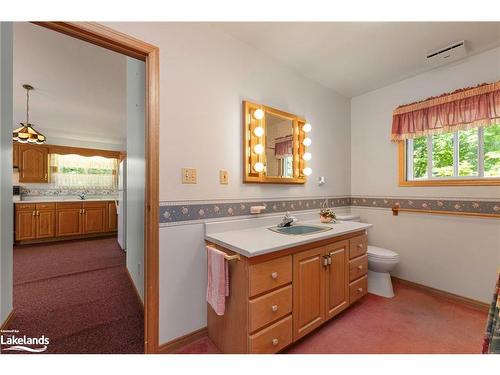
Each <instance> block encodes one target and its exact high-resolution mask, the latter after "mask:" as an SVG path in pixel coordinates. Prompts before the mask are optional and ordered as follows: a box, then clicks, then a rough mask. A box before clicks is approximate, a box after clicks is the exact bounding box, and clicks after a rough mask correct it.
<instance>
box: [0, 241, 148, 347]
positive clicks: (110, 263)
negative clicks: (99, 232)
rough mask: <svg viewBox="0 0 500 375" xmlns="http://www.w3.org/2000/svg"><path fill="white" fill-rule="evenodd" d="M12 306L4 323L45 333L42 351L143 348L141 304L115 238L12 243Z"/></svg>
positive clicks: (24, 332)
mask: <svg viewBox="0 0 500 375" xmlns="http://www.w3.org/2000/svg"><path fill="white" fill-rule="evenodd" d="M14 311H15V315H14V320H13V321H12V323H11V324H10V325H9V327H8V328H9V329H16V330H18V331H19V335H27V336H30V337H38V336H40V335H45V336H46V337H48V338H49V339H50V344H49V345H48V350H47V352H46V353H73V354H78V353H97V354H98V353H144V344H143V342H144V328H143V326H144V317H143V312H142V307H141V304H140V303H139V301H138V299H137V296H136V295H135V291H134V287H133V285H132V284H131V282H130V279H129V278H128V275H127V270H126V268H125V253H124V252H123V251H122V250H121V249H120V247H119V246H118V243H117V242H116V238H99V239H88V240H77V241H65V242H58V243H51V244H42V245H26V246H16V247H14ZM5 353H6V352H3V353H2V354H5Z"/></svg>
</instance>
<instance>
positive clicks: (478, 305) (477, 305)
mask: <svg viewBox="0 0 500 375" xmlns="http://www.w3.org/2000/svg"><path fill="white" fill-rule="evenodd" d="M391 277H392V280H394V281H396V282H397V283H401V284H404V285H407V286H410V287H413V288H416V289H420V290H423V291H425V292H427V293H429V294H432V295H435V296H439V297H443V298H447V299H449V300H452V301H454V302H457V303H460V304H462V305H465V306H468V307H470V308H473V309H475V310H479V311H484V312H488V311H489V309H490V305H489V304H487V303H484V302H481V301H477V300H475V299H472V298H467V297H463V296H459V295H458V294H453V293H449V292H445V291H444V290H441V289H435V288H431V287H430V286H426V285H422V284H418V283H415V282H413V281H408V280H405V279H401V278H399V277H395V276H391Z"/></svg>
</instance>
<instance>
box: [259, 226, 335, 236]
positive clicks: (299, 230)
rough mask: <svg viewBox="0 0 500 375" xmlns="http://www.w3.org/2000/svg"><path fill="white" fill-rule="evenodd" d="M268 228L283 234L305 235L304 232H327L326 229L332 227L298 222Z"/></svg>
mask: <svg viewBox="0 0 500 375" xmlns="http://www.w3.org/2000/svg"><path fill="white" fill-rule="evenodd" d="M267 229H269V230H272V231H273V232H276V233H281V234H292V235H304V234H314V233H319V232H325V231H327V230H330V229H332V228H330V227H320V226H315V225H303V224H298V225H291V226H289V227H278V226H275V227H270V228H267Z"/></svg>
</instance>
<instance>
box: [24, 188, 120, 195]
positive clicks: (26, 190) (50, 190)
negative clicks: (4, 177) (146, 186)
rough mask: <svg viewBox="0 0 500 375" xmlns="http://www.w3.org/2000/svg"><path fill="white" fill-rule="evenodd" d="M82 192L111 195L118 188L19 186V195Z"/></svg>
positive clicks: (116, 191)
mask: <svg viewBox="0 0 500 375" xmlns="http://www.w3.org/2000/svg"><path fill="white" fill-rule="evenodd" d="M82 193H83V194H85V195H105V196H113V195H117V194H118V190H116V189H106V188H38V187H37V188H29V187H27V186H21V197H23V196H27V197H54V196H73V195H78V194H82Z"/></svg>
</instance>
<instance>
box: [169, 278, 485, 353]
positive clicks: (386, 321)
mask: <svg viewBox="0 0 500 375" xmlns="http://www.w3.org/2000/svg"><path fill="white" fill-rule="evenodd" d="M394 288H395V293H396V296H395V297H394V298H392V299H386V298H383V297H378V296H375V295H371V294H369V295H368V296H367V297H366V298H364V299H363V300H362V301H360V302H359V303H357V304H356V305H354V306H352V307H351V308H349V309H348V310H347V311H345V312H344V313H342V314H340V315H339V316H337V317H336V318H333V319H332V320H331V321H330V322H328V323H327V324H325V325H324V326H323V327H321V328H320V329H318V330H317V331H315V332H313V333H312V334H310V335H308V336H306V337H305V338H303V339H302V340H300V341H298V342H297V343H295V344H293V345H292V346H290V347H289V348H287V349H286V350H285V351H284V353H289V354H347V353H350V354H384V353H387V354H393V353H400V354H403V353H412V354H413V353H442V354H447V353H450V354H451V353H477V354H478V353H480V352H481V347H482V340H483V334H484V328H485V325H486V320H487V313H486V312H482V311H477V310H474V309H472V308H469V307H466V306H464V305H461V304H457V303H455V302H453V301H450V300H448V299H445V298H440V297H436V296H435V295H431V294H429V293H427V292H425V291H422V290H420V289H415V288H412V287H410V286H407V285H403V284H401V283H396V282H395V283H394ZM215 353H219V351H218V349H217V348H216V347H215V345H214V344H213V343H212V342H211V341H210V339H209V338H208V337H204V338H201V339H200V340H198V341H196V342H194V343H191V344H189V345H187V346H185V347H183V348H181V349H179V350H178V351H177V352H176V354H215Z"/></svg>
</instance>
